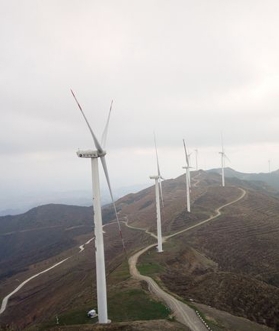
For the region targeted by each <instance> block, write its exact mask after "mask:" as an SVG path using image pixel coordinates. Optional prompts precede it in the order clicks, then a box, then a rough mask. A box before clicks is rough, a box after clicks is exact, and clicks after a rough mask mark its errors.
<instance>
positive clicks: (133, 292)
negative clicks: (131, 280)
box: [108, 289, 169, 322]
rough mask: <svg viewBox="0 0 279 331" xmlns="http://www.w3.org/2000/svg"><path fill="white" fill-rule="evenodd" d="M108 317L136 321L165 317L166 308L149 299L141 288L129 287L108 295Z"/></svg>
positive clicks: (167, 312)
mask: <svg viewBox="0 0 279 331" xmlns="http://www.w3.org/2000/svg"><path fill="white" fill-rule="evenodd" d="M108 302H109V307H108V311H109V318H110V319H111V320H112V321H115V322H118V321H136V320H155V319H166V318H167V317H168V315H169V310H168V308H167V307H166V306H165V305H163V304H162V303H161V302H158V301H154V300H152V299H150V297H149V295H148V294H147V293H146V292H145V291H143V290H141V289H130V290H126V291H122V292H120V293H116V294H114V295H113V296H110V297H109V300H108Z"/></svg>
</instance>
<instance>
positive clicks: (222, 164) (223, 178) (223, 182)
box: [219, 135, 228, 186]
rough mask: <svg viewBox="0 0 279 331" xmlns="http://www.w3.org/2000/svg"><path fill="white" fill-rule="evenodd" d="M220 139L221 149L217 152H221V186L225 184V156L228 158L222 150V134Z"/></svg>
mask: <svg viewBox="0 0 279 331" xmlns="http://www.w3.org/2000/svg"><path fill="white" fill-rule="evenodd" d="M221 141H222V151H221V152H219V154H221V169H222V186H225V158H227V159H228V157H227V155H226V154H225V151H224V144H223V135H221Z"/></svg>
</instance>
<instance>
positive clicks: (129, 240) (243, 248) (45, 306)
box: [0, 171, 279, 330]
mask: <svg viewBox="0 0 279 331" xmlns="http://www.w3.org/2000/svg"><path fill="white" fill-rule="evenodd" d="M226 184H227V186H226V187H225V188H223V187H221V186H220V176H219V175H218V174H216V173H206V172H203V171H199V172H192V189H191V202H192V212H191V213H187V211H186V193H185V176H184V175H183V176H180V177H178V178H176V179H171V180H166V181H164V182H163V192H164V204H165V207H164V210H163V213H162V228H163V235H164V236H165V235H168V234H174V233H176V232H177V231H179V230H182V229H186V228H187V227H189V226H192V225H194V224H197V223H199V222H201V221H203V220H205V219H207V218H208V217H210V215H213V214H214V213H215V209H217V208H219V207H220V206H221V205H224V204H226V203H229V202H230V201H233V200H235V199H236V198H237V197H239V195H240V190H239V189H238V187H242V188H243V189H245V190H246V192H247V193H246V196H245V197H244V198H243V199H242V200H241V201H239V202H238V203H236V204H234V205H231V206H228V207H226V208H224V210H223V214H222V215H221V216H220V217H218V218H216V219H215V220H214V221H211V222H208V223H206V224H204V225H202V226H200V227H196V228H194V229H192V230H191V231H189V232H184V233H181V234H180V235H179V236H177V237H173V238H172V239H170V240H169V241H168V243H166V244H164V247H163V248H164V252H163V253H162V254H157V253H156V252H155V251H150V252H149V253H148V254H146V256H144V257H143V258H142V260H141V264H142V266H143V267H144V266H145V265H146V266H147V268H145V269H146V270H153V271H152V272H153V274H154V277H155V278H156V279H157V280H159V281H160V280H161V282H164V284H165V286H166V287H167V288H169V289H170V290H171V291H173V292H175V293H177V295H179V296H182V297H183V298H184V299H186V300H187V299H189V298H193V299H194V300H196V301H198V302H201V303H206V304H209V305H211V306H212V307H217V308H219V309H223V310H227V311H229V312H232V313H234V314H236V315H239V316H244V317H249V318H250V319H251V320H255V321H257V322H260V323H263V324H267V325H269V326H273V327H274V326H275V324H276V323H277V314H278V304H277V303H278V302H279V294H278V286H279V285H278V272H279V266H278V262H277V261H278V260H279V259H278V252H279V247H278V243H277V238H278V224H279V217H278V216H277V215H278V206H279V201H278V198H277V197H276V196H275V195H274V194H273V193H272V192H269V191H267V190H266V189H265V188H264V187H261V186H260V184H259V185H257V187H256V188H255V186H254V184H253V183H251V182H247V181H244V180H240V179H233V178H228V179H227V181H226ZM117 209H118V211H119V217H120V219H121V220H122V221H123V222H124V221H125V222H126V221H128V224H130V225H132V226H134V227H138V228H142V229H143V230H145V229H148V230H150V231H153V232H154V233H156V214H155V213H156V211H155V192H154V187H150V188H147V189H145V190H143V191H140V192H138V193H134V194H129V195H127V196H125V197H123V198H121V199H119V200H118V201H117ZM33 212H34V211H33ZM87 212H88V214H86V213H87ZM46 213H47V211H46ZM78 213H80V215H79V216H78V214H76V216H74V215H75V212H74V211H71V212H69V215H68V216H67V217H65V219H64V220H63V214H61V215H60V216H59V217H58V219H57V222H61V223H58V224H57V225H60V224H61V225H62V224H63V226H64V227H63V226H62V229H63V231H64V234H65V230H66V229H67V228H68V227H69V226H70V228H71V227H74V224H79V225H86V224H88V228H87V229H89V227H90V224H91V229H92V221H91V220H92V214H90V215H89V211H88V210H83V209H80V210H79V211H78ZM83 213H85V214H86V215H87V216H85V214H83ZM55 214H57V212H56V213H55ZM104 214H105V215H107V216H106V217H107V220H108V221H109V220H112V221H113V219H114V216H113V213H112V210H111V208H110V206H107V209H106V211H105V213H104ZM57 216H58V214H57ZM64 216H65V215H64ZM78 217H79V218H78ZM38 218H39V220H38V222H39V223H40V226H41V225H42V220H43V219H44V220H45V222H46V220H47V218H49V216H45V215H41V216H38ZM68 219H72V221H71V222H70V223H69V221H68ZM77 219H78V220H80V222H81V223H78V222H76V220H77ZM0 220H1V219H0ZM26 220H27V221H28V217H27V219H26ZM59 220H60V221H59ZM27 221H26V222H27ZM14 222H15V224H16V220H14ZM87 222H88V223H87ZM31 223H32V222H31ZM52 225H54V224H53V223H52ZM0 226H1V222H0ZM29 226H30V224H29ZM32 226H33V228H35V229H36V231H37V228H38V225H35V224H33V225H32ZM86 226H87V225H86ZM81 228H82V227H81ZM29 229H30V228H29ZM78 229H79V228H78ZM85 229H86V227H85ZM91 229H90V230H91ZM90 230H89V231H85V232H79V233H76V234H75V235H74V236H72V237H71V239H72V240H73V244H72V243H71V244H70V245H69V246H68V247H67V250H66V249H61V254H60V255H59V256H58V255H57V256H54V255H52V257H50V258H49V259H47V260H44V261H42V262H40V263H37V264H36V265H32V266H29V268H28V270H27V271H25V272H22V273H19V274H15V275H14V276H12V277H9V278H6V279H5V280H2V282H1V280H0V292H1V295H2V296H3V295H6V294H7V293H9V291H10V289H13V288H14V284H16V282H17V279H19V280H20V281H21V280H23V279H25V278H26V277H27V275H32V273H34V272H35V270H36V271H37V270H42V269H43V268H46V267H47V266H50V265H51V264H53V263H54V262H56V261H61V260H62V259H64V258H65V257H70V259H69V260H67V262H65V263H64V264H63V265H61V267H59V268H56V269H53V272H51V273H49V274H44V275H42V276H40V278H39V277H38V278H37V279H36V280H34V281H32V283H31V282H30V283H29V284H28V286H27V285H26V287H24V288H23V289H22V290H21V291H20V292H18V294H16V295H15V296H14V297H13V298H12V300H11V302H10V305H9V308H8V309H7V311H6V312H5V314H4V316H3V318H4V320H5V321H6V322H7V323H9V322H10V321H11V320H13V321H15V318H16V320H17V321H18V323H19V324H20V325H21V326H23V325H25V326H27V325H29V324H32V323H38V322H40V323H41V322H43V321H44V320H45V321H47V320H50V319H51V318H52V319H54V316H55V315H56V314H59V315H60V314H65V313H68V314H69V313H70V312H75V311H76V309H77V307H80V309H81V310H83V311H86V309H89V308H92V307H95V304H96V301H95V300H96V293H95V287H94V284H95V273H94V268H95V262H94V248H93V247H94V246H93V243H90V244H89V245H87V246H86V249H85V250H84V251H83V252H81V253H79V252H78V245H80V244H82V243H84V242H86V241H87V240H88V239H90V238H91V237H92V232H90ZM104 230H105V249H106V265H107V279H108V295H109V302H110V303H111V304H113V302H115V304H116V301H115V300H116V298H117V297H120V293H122V294H123V292H125V291H126V290H127V291H131V290H132V289H133V290H135V289H137V290H138V289H139V287H138V286H139V285H138V284H136V283H135V282H134V281H133V280H132V279H130V277H129V274H128V273H127V264H126V262H125V255H124V253H123V250H122V247H121V241H120V240H119V234H118V228H117V225H116V224H111V225H108V226H106V227H105V228H104ZM21 231H23V230H21ZM34 231H35V230H34ZM73 231H74V229H73ZM78 231H81V230H78ZM30 232H32V231H30ZM122 232H123V236H124V239H125V242H126V247H127V252H128V254H131V253H132V252H134V251H136V250H138V249H139V248H140V247H144V246H146V245H147V244H149V243H152V242H154V241H155V239H154V238H152V237H150V236H149V235H148V234H146V233H145V232H144V231H140V230H133V229H129V228H127V227H125V226H124V224H123V226H122ZM61 233H62V232H61ZM50 234H51V236H52V232H51V229H50ZM65 238H66V239H67V236H66V237H65ZM0 247H1V246H0ZM57 252H58V251H57ZM45 254H46V253H45ZM15 262H17V261H15ZM16 265H17V264H16ZM143 269H144V268H143ZM152 272H151V273H152ZM24 277H25V278H24ZM92 284H93V286H92ZM140 289H141V290H142V288H141V287H140ZM143 289H144V288H143ZM50 291H51V292H50ZM49 293H51V295H49ZM125 293H126V292H125ZM117 304H118V305H119V303H117ZM271 305H272V307H271ZM142 309H144V308H142ZM1 317H2V316H1ZM119 318H121V319H122V320H125V319H126V318H128V317H127V316H124V314H123V315H120V316H119ZM129 318H130V317H129ZM223 330H225V329H223Z"/></svg>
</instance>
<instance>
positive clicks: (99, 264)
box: [91, 157, 110, 324]
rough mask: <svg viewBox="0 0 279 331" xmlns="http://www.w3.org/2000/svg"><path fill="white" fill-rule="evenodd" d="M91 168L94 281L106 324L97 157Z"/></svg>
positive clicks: (101, 317) (100, 318)
mask: <svg viewBox="0 0 279 331" xmlns="http://www.w3.org/2000/svg"><path fill="white" fill-rule="evenodd" d="M91 168H92V189H93V207H94V225H95V229H94V231H95V249H96V252H95V256H96V281H97V302H98V317H99V323H101V324H106V323H109V322H110V321H109V320H108V313H107V286H106V268H105V253H104V238H103V224H102V210H101V199H100V182H99V168H98V157H94V158H91Z"/></svg>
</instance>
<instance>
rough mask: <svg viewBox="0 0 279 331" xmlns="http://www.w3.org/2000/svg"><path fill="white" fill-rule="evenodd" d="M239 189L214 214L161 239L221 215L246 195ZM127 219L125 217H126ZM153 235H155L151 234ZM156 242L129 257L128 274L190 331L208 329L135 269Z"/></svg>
mask: <svg viewBox="0 0 279 331" xmlns="http://www.w3.org/2000/svg"><path fill="white" fill-rule="evenodd" d="M239 190H240V191H241V195H240V197H238V198H237V199H235V200H233V201H231V202H228V203H226V204H224V205H222V206H221V207H219V208H217V209H215V213H216V214H215V215H212V216H210V217H209V218H208V219H206V220H204V221H202V222H199V223H197V224H195V225H192V226H190V227H188V228H186V229H184V230H181V231H178V232H176V233H174V234H171V235H169V236H166V237H164V238H163V241H164V242H165V241H166V240H167V239H169V238H172V237H174V236H177V235H179V234H181V233H183V232H186V231H190V230H191V229H193V228H195V227H198V226H201V225H203V224H205V223H207V222H210V221H212V220H213V219H216V218H217V217H219V216H220V215H221V210H222V209H223V208H225V207H227V206H229V205H232V204H234V203H236V202H238V201H239V200H241V199H243V198H244V196H245V195H246V191H245V190H243V189H242V188H239ZM126 219H127V218H126ZM124 223H125V224H126V226H128V227H130V228H134V229H137V230H141V231H145V232H146V233H149V232H148V231H147V230H145V229H141V228H136V227H133V226H131V225H128V220H127V221H126V222H124ZM151 235H152V236H153V237H154V236H155V237H156V235H154V234H151ZM156 245H157V243H156V244H152V245H149V246H148V247H145V248H144V249H142V250H140V251H139V252H137V253H136V254H134V255H133V256H131V257H130V259H129V267H130V274H131V276H132V277H134V278H135V279H138V280H144V281H145V282H146V283H147V284H148V288H149V290H150V291H151V292H153V293H154V294H155V295H156V296H157V297H158V298H160V299H161V300H163V301H164V302H165V303H166V304H167V305H168V307H169V308H170V309H171V310H172V311H173V313H174V315H175V317H176V319H177V321H179V322H180V323H182V324H184V325H186V326H188V327H189V328H190V329H191V330H192V331H207V330H208V329H207V328H206V326H205V325H204V324H203V323H202V321H201V320H200V318H199V317H198V316H197V315H196V313H195V312H194V310H193V309H191V308H190V307H189V306H187V305H186V304H185V303H183V302H181V301H179V300H178V299H176V298H174V297H173V296H171V295H170V294H169V293H167V292H165V291H163V290H162V289H161V288H160V287H159V286H158V284H157V283H156V282H155V281H154V280H153V279H152V278H150V277H148V276H143V275H141V274H140V273H139V271H138V269H137V266H136V265H137V261H138V258H139V256H140V255H142V254H143V253H145V252H146V251H148V250H149V249H150V248H152V247H154V246H156Z"/></svg>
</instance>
